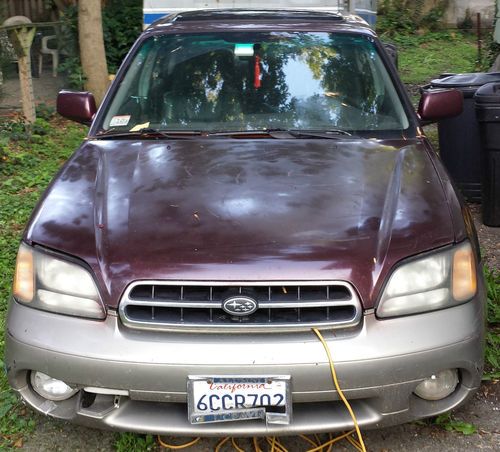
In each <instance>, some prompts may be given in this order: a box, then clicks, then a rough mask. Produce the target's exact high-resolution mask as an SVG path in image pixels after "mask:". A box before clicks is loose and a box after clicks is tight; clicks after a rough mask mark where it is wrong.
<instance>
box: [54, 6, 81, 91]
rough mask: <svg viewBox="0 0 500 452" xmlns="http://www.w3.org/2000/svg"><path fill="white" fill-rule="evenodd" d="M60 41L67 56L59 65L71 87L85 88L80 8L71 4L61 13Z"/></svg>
mask: <svg viewBox="0 0 500 452" xmlns="http://www.w3.org/2000/svg"><path fill="white" fill-rule="evenodd" d="M61 22H62V23H63V25H62V27H61V35H60V42H61V43H62V48H61V51H62V53H63V54H64V55H66V57H65V58H64V60H63V61H62V63H61V64H60V65H59V70H60V71H61V72H64V73H65V74H66V76H67V78H68V83H69V87H70V88H74V89H79V90H81V89H83V85H84V83H85V77H84V75H83V71H82V65H81V62H80V46H79V45H78V8H77V7H76V6H69V7H68V8H66V9H65V10H64V12H63V13H62V15H61Z"/></svg>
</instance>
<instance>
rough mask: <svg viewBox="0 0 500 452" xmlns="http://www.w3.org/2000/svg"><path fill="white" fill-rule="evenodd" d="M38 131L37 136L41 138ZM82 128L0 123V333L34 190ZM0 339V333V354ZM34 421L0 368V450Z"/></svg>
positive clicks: (28, 429) (78, 139) (37, 190)
mask: <svg viewBox="0 0 500 452" xmlns="http://www.w3.org/2000/svg"><path fill="white" fill-rule="evenodd" d="M52 121H54V120H52ZM42 134H43V135H44V137H43V139H42V138H41V136H42ZM84 135H85V129H84V128H82V127H80V126H76V125H68V126H67V125H61V124H55V123H54V122H50V123H49V122H47V121H46V120H44V119H42V118H39V119H37V121H36V123H35V125H34V126H33V128H32V130H31V131H28V130H27V129H26V126H25V125H24V124H23V123H22V121H21V120H20V119H16V120H13V121H9V122H7V121H4V122H2V123H0V137H1V138H0V231H2V233H1V234H0V274H1V275H2V278H0V331H4V330H5V317H6V311H7V303H8V299H9V294H10V286H11V282H12V277H13V272H14V263H15V258H16V253H17V247H18V245H19V241H20V239H21V234H22V231H23V228H24V225H25V223H26V221H27V220H28V218H29V215H30V214H31V211H32V210H33V207H34V206H35V204H36V202H37V200H38V198H39V197H40V194H41V193H42V191H43V190H44V189H45V187H46V186H47V184H48V183H49V182H50V180H51V179H52V177H53V175H54V174H55V172H56V171H57V170H58V169H59V167H60V166H61V164H62V163H63V162H64V161H65V160H66V159H67V158H68V156H69V155H70V154H71V152H72V151H73V150H74V149H75V148H76V147H77V146H78V144H79V143H80V142H81V140H82V138H83V137H84ZM4 346H5V339H4V335H3V333H2V334H0V357H3V352H4ZM0 365H1V367H2V368H3V362H1V361H0ZM34 425H35V422H34V420H33V418H32V415H31V412H30V411H29V410H28V409H27V408H26V407H24V406H23V405H22V404H21V403H19V401H18V399H17V397H16V396H15V395H14V394H13V393H12V392H11V390H10V389H9V387H8V384H7V380H6V377H5V374H4V373H3V372H0V450H5V449H7V448H10V447H13V446H16V447H19V445H20V444H21V442H22V438H23V435H26V434H29V433H30V432H31V431H32V430H33V428H34Z"/></svg>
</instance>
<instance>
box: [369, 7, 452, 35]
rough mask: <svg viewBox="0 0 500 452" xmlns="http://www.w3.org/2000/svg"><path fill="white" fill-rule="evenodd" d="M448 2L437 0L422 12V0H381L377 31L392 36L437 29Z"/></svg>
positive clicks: (439, 26)
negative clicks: (431, 6) (432, 5)
mask: <svg viewBox="0 0 500 452" xmlns="http://www.w3.org/2000/svg"><path fill="white" fill-rule="evenodd" d="M448 2H449V0H439V1H438V2H437V4H436V6H434V7H433V8H431V9H430V10H429V11H427V12H426V13H425V14H424V13H423V7H424V3H425V2H424V0H413V1H412V0H383V1H382V3H381V5H380V6H379V9H378V19H377V31H378V33H379V34H381V35H387V36H394V35H395V34H414V33H416V32H417V31H419V30H430V31H436V30H439V29H440V28H441V19H442V18H443V15H444V13H445V11H446V8H447V7H448Z"/></svg>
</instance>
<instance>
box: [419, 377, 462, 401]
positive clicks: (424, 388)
mask: <svg viewBox="0 0 500 452" xmlns="http://www.w3.org/2000/svg"><path fill="white" fill-rule="evenodd" d="M457 384H458V372H457V369H446V370H442V371H441V372H439V373H437V374H435V375H431V376H430V377H429V378H426V379H425V380H424V381H423V382H422V383H420V384H419V385H418V386H417V387H416V388H415V391H414V392H415V394H416V395H418V396H419V397H420V398H422V399H425V400H441V399H444V398H445V397H448V396H449V395H450V394H451V393H452V392H453V391H454V390H455V388H456V387H457Z"/></svg>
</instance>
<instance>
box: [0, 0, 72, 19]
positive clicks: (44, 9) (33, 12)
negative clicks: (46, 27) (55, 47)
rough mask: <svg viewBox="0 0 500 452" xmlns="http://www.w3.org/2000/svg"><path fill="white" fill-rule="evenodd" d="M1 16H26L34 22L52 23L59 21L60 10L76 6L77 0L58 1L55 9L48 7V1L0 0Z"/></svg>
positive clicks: (55, 3)
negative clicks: (72, 5) (0, 4)
mask: <svg viewBox="0 0 500 452" xmlns="http://www.w3.org/2000/svg"><path fill="white" fill-rule="evenodd" d="M0 3H4V5H2V6H3V7H2V6H0V8H2V11H0V15H1V16H4V18H7V17H12V16H26V17H29V18H30V19H31V21H32V22H50V21H55V20H58V19H59V14H58V9H61V10H62V9H64V7H66V6H68V5H70V4H75V3H76V0H56V1H55V2H53V3H54V6H53V7H50V6H48V5H49V2H47V1H46V0H3V1H2V0H0Z"/></svg>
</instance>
